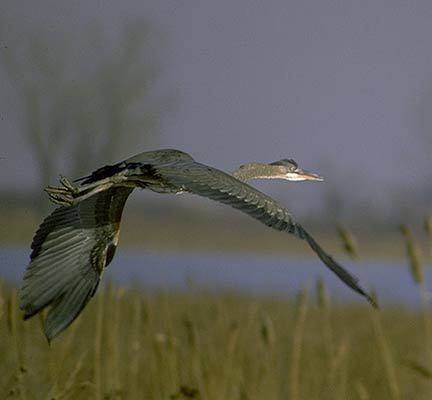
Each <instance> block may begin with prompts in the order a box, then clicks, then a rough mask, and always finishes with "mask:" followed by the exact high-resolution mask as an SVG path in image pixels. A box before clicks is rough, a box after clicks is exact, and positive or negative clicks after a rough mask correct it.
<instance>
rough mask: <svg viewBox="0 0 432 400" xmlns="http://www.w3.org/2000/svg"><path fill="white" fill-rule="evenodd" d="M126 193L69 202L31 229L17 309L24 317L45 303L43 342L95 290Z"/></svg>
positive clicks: (122, 190) (118, 190)
mask: <svg viewBox="0 0 432 400" xmlns="http://www.w3.org/2000/svg"><path fill="white" fill-rule="evenodd" d="M131 191H132V189H130V188H111V189H109V190H107V191H105V192H101V193H99V194H97V195H95V196H93V197H90V198H88V199H86V200H84V201H82V202H80V203H78V204H76V205H74V206H71V207H59V208H57V209H56V210H54V211H53V212H52V213H51V215H49V216H48V217H47V218H46V219H45V220H44V221H43V223H42V224H41V226H40V227H39V229H38V231H37V232H36V235H35V237H34V239H33V243H32V246H31V248H32V253H31V255H30V264H29V265H28V267H27V270H26V272H25V274H24V283H23V285H22V287H21V291H20V307H21V309H23V310H24V318H30V317H32V316H33V315H35V314H37V313H38V312H39V311H41V310H42V309H44V308H45V307H47V306H50V310H49V312H48V316H47V318H46V321H45V325H44V330H45V334H46V336H47V338H48V340H51V339H52V338H54V337H55V336H56V335H58V334H59V333H60V332H61V331H63V330H64V329H65V328H67V327H68V326H69V325H70V324H71V323H72V322H73V320H74V319H75V318H76V317H77V316H78V315H79V314H80V312H81V311H82V309H83V308H84V307H85V305H86V304H87V303H88V301H89V300H90V298H91V297H92V296H93V294H94V293H95V291H96V289H97V286H98V284H99V280H100V276H101V274H102V272H103V269H104V268H105V267H106V265H107V263H108V262H109V261H110V260H107V250H108V248H109V247H110V246H113V245H114V246H115V245H116V241H117V237H118V231H119V223H120V218H121V213H122V210H123V207H124V204H125V201H126V199H127V197H128V196H129V194H130V193H131Z"/></svg>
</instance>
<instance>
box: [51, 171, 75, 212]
mask: <svg viewBox="0 0 432 400" xmlns="http://www.w3.org/2000/svg"><path fill="white" fill-rule="evenodd" d="M60 183H61V184H62V186H47V187H46V188H45V192H47V193H48V196H49V199H50V200H51V201H52V202H53V203H54V204H59V205H62V206H71V205H73V204H74V202H75V197H77V196H78V194H79V189H78V188H77V187H76V186H74V185H73V184H72V183H71V181H70V180H69V179H68V178H66V177H65V176H62V175H60Z"/></svg>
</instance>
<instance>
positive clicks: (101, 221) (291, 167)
mask: <svg viewBox="0 0 432 400" xmlns="http://www.w3.org/2000/svg"><path fill="white" fill-rule="evenodd" d="M255 178H257V179H265V178H267V179H270V178H279V179H287V180H322V178H321V177H320V176H319V175H316V174H312V173H309V172H307V171H304V170H302V169H300V168H298V166H297V164H296V163H295V162H294V161H293V160H280V161H277V162H274V163H271V164H259V163H250V164H246V165H244V166H242V167H240V169H239V170H237V171H235V172H234V173H233V175H229V174H227V173H225V172H222V171H220V170H218V169H215V168H212V167H209V166H207V165H204V164H200V163H198V162H196V161H195V160H194V159H193V158H192V157H191V156H190V155H189V154H187V153H184V152H182V151H179V150H171V149H166V150H156V151H151V152H145V153H141V154H138V155H136V156H134V157H131V158H129V159H127V160H125V161H122V162H120V163H117V164H114V165H107V166H105V167H102V168H99V169H97V170H96V171H94V172H93V173H92V174H91V175H89V176H86V177H84V178H81V179H78V180H77V181H79V182H80V184H77V185H74V184H72V183H71V182H70V181H69V180H68V179H66V178H62V179H61V183H62V186H61V187H48V188H47V189H46V191H47V192H48V194H49V196H50V199H51V200H52V201H53V202H55V203H57V204H60V205H61V206H60V207H58V208H57V209H55V210H54V211H53V212H52V213H51V215H49V216H48V217H47V218H46V219H45V220H44V221H43V223H42V224H41V226H40V227H39V229H38V231H37V232H36V235H35V236H34V239H33V243H32V246H31V248H32V253H31V255H30V259H31V261H30V264H29V265H28V267H27V270H26V272H25V275H24V283H23V286H22V288H21V293H20V295H21V302H20V307H21V308H22V309H23V310H24V318H25V319H27V318H30V317H32V316H33V315H35V314H37V313H38V312H40V311H41V310H42V309H44V308H45V307H47V306H50V310H49V312H48V315H47V317H46V320H45V324H44V332H45V335H46V336H47V338H48V340H51V339H52V338H54V337H55V336H57V335H58V334H59V333H60V332H62V331H63V330H64V329H66V328H67V327H68V326H69V325H70V324H71V323H72V322H73V320H74V319H75V318H76V317H77V316H78V315H79V314H80V312H81V311H82V310H83V308H84V307H85V305H86V304H87V303H88V301H89V300H90V298H91V297H92V296H93V295H94V294H95V292H96V289H97V287H98V284H99V281H100V278H101V275H102V273H103V271H104V269H105V268H106V267H107V265H108V264H109V263H110V262H111V260H112V259H113V256H114V253H115V250H116V247H117V243H118V238H119V227H120V219H121V215H122V211H123V208H124V204H125V202H126V199H127V198H128V196H129V195H130V194H131V192H132V191H133V189H134V188H136V187H139V188H142V189H149V190H152V191H154V192H158V193H182V192H188V193H193V194H197V195H199V196H204V197H208V198H210V199H212V200H216V201H219V202H221V203H224V204H228V205H230V206H232V207H234V208H237V209H239V210H240V211H242V212H244V213H246V214H248V215H250V216H251V217H253V218H256V219H257V220H259V221H261V222H262V223H264V224H265V225H267V226H269V227H271V228H274V229H276V230H279V231H284V232H288V233H291V234H293V235H295V236H297V237H298V238H299V239H303V240H305V241H306V242H307V243H308V244H309V246H310V247H311V248H312V250H313V251H314V252H315V253H316V254H317V255H318V257H319V258H320V259H321V260H322V261H323V263H324V264H325V265H326V266H327V267H328V268H329V269H330V270H332V271H333V272H334V273H335V274H336V275H337V276H338V277H339V278H340V279H341V280H342V281H343V282H345V284H347V285H348V286H349V287H350V288H351V289H353V290H355V291H356V292H357V293H360V294H361V295H363V296H365V297H366V298H367V299H368V301H369V302H370V303H371V304H372V305H375V303H374V301H373V299H372V298H371V297H370V296H369V295H368V294H367V293H366V291H364V290H363V289H362V288H361V287H360V285H359V284H358V281H357V279H356V278H355V277H354V276H353V275H351V274H350V273H349V272H348V271H347V270H345V269H344V268H343V267H342V266H341V265H339V264H338V263H337V262H336V261H335V260H334V259H333V258H332V257H331V256H329V255H328V254H327V253H326V252H325V251H324V250H323V249H322V248H321V247H320V246H319V245H318V243H317V242H316V241H315V240H314V239H313V238H312V236H310V235H309V234H308V233H307V232H306V231H305V230H304V229H303V227H302V226H301V225H299V224H298V223H297V222H296V221H295V220H294V218H293V217H292V216H291V214H290V213H289V212H288V210H287V209H285V208H284V207H282V206H281V205H279V204H278V203H277V202H276V201H275V200H273V199H272V198H271V197H269V196H267V195H265V194H264V193H262V192H260V191H258V190H257V189H255V188H253V187H251V186H249V185H248V184H247V183H245V181H246V180H249V179H255Z"/></svg>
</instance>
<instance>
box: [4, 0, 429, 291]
mask: <svg viewBox="0 0 432 400" xmlns="http://www.w3.org/2000/svg"><path fill="white" fill-rule="evenodd" d="M431 18H432V3H431V2H429V1H417V2H406V1H402V0H395V1H392V2H388V1H376V0H374V1H369V0H367V1H362V2H355V1H344V2H341V1H334V0H332V1H326V2H318V1H285V0H268V1H266V2H263V1H258V0H238V1H235V2H232V1H227V0H221V1H217V2H210V1H178V0H176V1H171V0H167V1H163V2H161V1H157V0H147V1H134V0H128V1H124V2H118V1H103V2H100V1H87V0H86V1H74V2H70V1H69V2H66V1H48V0H41V1H38V2H37V4H36V3H35V2H31V1H21V2H15V1H9V0H2V2H1V4H0V132H1V133H0V138H1V142H0V143H1V148H0V165H1V166H2V168H1V169H0V206H1V212H0V226H1V227H2V228H1V230H0V241H1V242H0V262H1V264H0V274H1V275H2V276H4V277H7V278H8V279H12V280H14V279H15V280H18V279H19V277H20V276H21V275H22V272H23V270H24V268H25V265H26V264H27V257H28V249H29V245H30V242H31V238H32V236H33V234H34V232H35V230H36V229H37V226H38V224H39V223H40V222H41V219H42V218H43V216H44V215H46V214H47V213H48V212H49V210H50V209H51V208H52V207H51V206H50V205H49V204H48V200H47V197H46V195H45V194H44V192H43V187H44V186H45V185H47V184H55V183H56V181H57V179H58V175H59V174H63V175H67V176H68V177H71V178H76V177H79V176H82V175H84V174H88V173H89V172H90V171H92V170H93V169H94V168H97V167H100V166H102V165H105V164H109V163H113V162H116V161H119V160H121V159H124V158H127V157H129V156H131V155H133V154H135V153H139V152H142V151H147V150H152V149H156V148H166V147H170V148H177V149H180V150H183V151H186V152H188V153H190V154H191V155H192V156H193V157H194V158H195V159H196V160H198V161H201V162H204V163H207V164H209V165H212V166H215V167H218V168H220V169H223V170H225V171H232V170H234V169H236V168H237V167H238V166H239V165H240V164H243V163H246V162H250V161H260V162H270V161H274V160H277V159H280V158H294V159H295V160H297V161H298V163H299V165H300V166H301V167H304V168H305V169H308V170H310V171H313V172H316V173H319V174H321V175H323V176H324V177H325V182H323V183H297V184H295V183H284V182H257V183H256V186H257V187H258V188H259V189H260V190H263V191H265V192H266V193H268V194H270V195H271V196H273V197H275V198H276V199H278V200H279V201H280V202H281V203H282V204H284V205H286V206H287V207H288V208H289V209H290V210H291V211H292V212H293V214H294V215H295V216H297V218H298V220H299V221H300V222H301V223H302V224H304V225H305V226H306V227H307V228H308V229H309V230H310V231H311V233H312V234H314V235H316V237H317V239H319V240H320V241H321V242H322V243H323V245H324V247H325V248H326V249H329V251H330V252H332V253H335V254H336V255H338V256H339V257H341V259H342V260H343V261H345V262H346V263H347V265H348V267H349V268H351V269H354V270H357V271H358V274H359V275H360V276H361V277H365V280H366V285H370V286H376V287H385V286H386V285H388V281H389V280H391V279H389V276H388V274H387V273H384V272H383V271H384V269H383V268H387V267H389V268H390V267H391V266H393V265H394V264H401V265H403V261H402V260H401V257H402V256H403V255H404V254H405V247H404V242H403V238H402V236H401V235H400V233H399V230H398V226H399V225H400V224H401V223H408V224H410V225H412V227H413V229H414V233H415V234H418V236H419V240H420V243H421V245H423V244H425V242H426V238H423V236H424V235H423V233H421V232H422V231H421V229H422V223H423V220H424V217H425V216H426V215H427V214H428V212H429V211H430V204H431V201H432V188H431V185H430V181H431V174H432V172H431V168H430V167H431V157H430V154H429V149H430V146H431V144H432V51H431V44H430V37H431V36H432V24H431V23H430V21H431ZM338 227H339V231H338ZM341 227H344V229H347V230H348V231H349V232H351V233H352V234H353V235H354V236H355V238H356V240H357V242H358V244H359V246H360V254H361V258H360V260H359V261H357V262H354V261H352V260H350V259H348V257H347V256H345V255H343V254H342V253H343V245H342V244H341V241H340V239H339V236H340V233H341V230H340V229H341ZM338 232H339V236H338ZM422 235H423V236H422ZM120 243H121V246H120V252H119V253H118V255H119V257H118V258H117V259H116V260H115V261H114V264H117V265H116V266H115V265H113V268H112V270H113V271H116V272H113V273H114V274H117V275H116V278H117V279H123V280H124V281H127V280H128V279H131V277H134V276H140V277H141V278H143V280H144V281H147V282H148V281H149V280H150V281H151V280H152V279H153V280H154V281H155V282H154V283H155V285H160V284H168V283H169V282H171V281H170V279H173V280H176V281H175V282H177V283H178V282H181V281H182V280H185V279H186V278H185V276H186V277H187V278H188V279H189V278H190V279H192V278H193V279H198V280H199V279H202V280H203V281H206V279H208V280H209V282H210V281H211V282H215V281H218V280H221V281H223V282H225V284H228V285H233V286H242V285H243V286H246V287H248V288H250V287H254V288H258V289H260V290H261V289H263V287H265V288H266V289H267V290H268V289H269V288H270V289H272V290H273V289H274V290H276V289H277V290H281V291H283V290H284V288H286V285H287V284H288V283H290V284H292V281H293V277H292V275H291V274H286V269H284V268H285V267H286V264H287V263H288V264H289V267H290V268H294V270H295V268H297V269H298V271H299V273H298V274H295V278H296V282H297V281H298V282H297V283H298V285H303V284H304V283H305V281H307V279H310V280H311V281H313V280H314V279H315V278H316V277H317V276H318V275H320V274H321V272H322V273H323V275H324V276H325V277H326V278H327V277H328V275H329V274H327V273H326V271H323V269H322V268H323V267H322V265H321V264H320V261H319V260H317V259H315V258H314V255H313V254H312V253H311V252H310V251H309V249H308V248H307V246H305V245H304V244H302V243H299V241H297V240H296V239H294V238H290V237H287V236H286V235H282V234H279V233H277V232H271V231H270V230H267V229H265V227H263V226H262V225H260V224H259V223H257V222H255V221H253V220H250V218H247V217H246V216H243V215H242V214H240V213H238V212H236V211H234V210H231V209H229V208H226V207H224V206H221V205H218V204H216V203H213V202H210V201H208V200H205V199H200V198H195V197H193V196H189V195H184V196H178V197H177V196H176V197H174V196H162V195H156V194H153V193H147V192H145V193H144V192H143V193H134V194H133V196H131V199H130V200H129V203H128V205H127V207H126V210H125V215H124V220H123V231H122V239H121V242H120ZM425 247H426V246H425ZM233 253H235V254H233ZM427 256H428V253H426V257H427ZM120 265H123V266H125V267H124V268H119V266H120ZM377 265H379V266H380V267H382V271H381V272H382V274H381V275H382V276H383V278H382V279H381V280H380V278H379V277H377V272H376V271H377ZM251 266H253V268H252V267H251ZM357 267H359V268H357ZM361 267H364V268H361ZM134 268H135V269H134ZM206 268H207V269H206ZM163 271H164V272H163ZM200 271H201V272H200ZM246 271H248V272H246ZM368 271H369V272H368ZM372 271H373V272H374V273H372ZM385 271H387V270H385ZM158 274H159V275H158ZM302 274H303V275H302ZM196 275H197V276H198V278H197V276H196ZM213 275H215V276H213ZM246 275H247V276H248V279H249V280H251V279H252V281H253V282H252V283H245V282H246V281H247V279H246V278H245V276H246ZM285 275H290V276H289V277H286V278H284V279H285V280H281V276H285ZM378 275H379V274H378ZM155 276H156V278H155ZM173 276H175V278H173ZM209 276H210V277H212V278H211V279H210V278H209ZM158 277H159V278H160V279H159V278H158ZM191 277H192V278H191ZM303 278H304V279H305V280H303ZM401 279H402V278H401ZM330 280H331V281H333V282H334V280H333V277H332V276H331V277H330ZM267 281H268V282H267ZM287 281H289V282H287ZM173 282H174V281H173ZM173 282H171V283H173ZM399 284H400V281H396V283H395V285H396V287H397V285H399ZM266 285H267V286H266ZM336 285H337V286H338V287H340V286H341V285H338V282H337V283H336ZM344 290H345V289H344V288H341V291H344ZM383 290H384V289H383ZM388 291H389V293H391V292H394V286H393V289H392V287H390V288H389V289H388ZM343 293H345V295H347V296H351V293H350V292H349V291H348V290H346V291H344V292H343ZM399 295H400V293H399V294H398V296H399ZM354 296H355V295H352V297H354Z"/></svg>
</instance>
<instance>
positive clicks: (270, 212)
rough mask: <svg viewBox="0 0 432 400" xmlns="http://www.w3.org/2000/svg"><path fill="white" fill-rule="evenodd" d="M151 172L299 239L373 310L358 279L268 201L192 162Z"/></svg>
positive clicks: (241, 183)
mask: <svg viewBox="0 0 432 400" xmlns="http://www.w3.org/2000/svg"><path fill="white" fill-rule="evenodd" d="M153 168H154V169H155V171H156V174H157V175H158V176H159V177H160V178H161V179H163V180H165V181H166V182H168V183H169V184H171V185H175V186H178V187H180V188H181V189H182V190H184V191H187V192H190V193H194V194H197V195H199V196H204V197H208V198H210V199H212V200H216V201H219V202H221V203H224V204H227V205H230V206H231V207H234V208H236V209H238V210H240V211H242V212H244V213H246V214H248V215H250V216H251V217H253V218H255V219H257V220H259V221H260V222H262V223H264V224H265V225H267V226H269V227H271V228H273V229H276V230H279V231H284V232H288V233H291V234H294V235H295V236H297V237H298V238H299V239H302V240H305V241H306V242H307V243H308V244H309V246H310V247H311V249H312V250H313V251H314V252H315V253H316V254H317V255H318V257H319V258H320V259H321V261H322V262H323V263H324V264H325V265H326V266H327V267H328V268H329V269H330V270H331V271H332V272H334V273H335V274H336V275H337V276H338V277H339V279H341V280H342V281H343V282H344V283H345V284H346V285H348V286H349V287H350V288H351V289H353V290H354V291H356V292H357V293H359V294H361V295H362V296H364V297H366V298H367V300H368V301H369V302H370V303H371V304H372V305H374V306H376V304H375V302H374V300H373V299H372V298H371V297H370V296H369V295H368V294H367V292H366V291H365V290H364V289H363V288H362V287H361V286H360V285H359V283H358V279H357V278H356V277H355V276H354V275H352V274H351V273H350V272H348V271H347V270H346V269H345V268H343V267H342V266H341V265H340V264H339V263H337V262H336V261H335V260H334V259H333V258H332V257H331V256H330V255H328V254H327V253H326V252H325V251H324V250H323V249H322V248H321V247H320V246H319V245H318V243H317V242H316V241H315V240H314V239H313V238H312V236H311V235H310V234H309V233H308V232H306V230H305V229H304V228H303V227H302V226H301V225H300V224H298V223H297V222H296V221H295V220H294V218H293V216H292V215H291V214H290V213H289V211H288V210H287V209H286V208H284V207H282V206H281V205H279V204H278V203H277V202H276V201H275V200H274V199H272V198H271V197H269V196H267V195H265V194H264V193H262V192H260V191H258V190H257V189H255V188H253V187H251V186H249V185H248V184H246V183H244V182H241V181H239V180H237V179H236V178H234V177H233V176H231V175H228V174H226V173H225V172H223V171H220V170H218V169H215V168H211V167H208V166H206V165H203V164H200V163H197V162H195V161H193V160H186V161H179V162H175V163H172V164H163V165H159V166H158V165H153Z"/></svg>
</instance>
